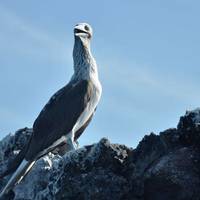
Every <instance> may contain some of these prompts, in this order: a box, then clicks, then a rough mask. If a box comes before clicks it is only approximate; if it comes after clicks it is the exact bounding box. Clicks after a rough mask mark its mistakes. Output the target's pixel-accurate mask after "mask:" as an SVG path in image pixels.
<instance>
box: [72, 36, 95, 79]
mask: <svg viewBox="0 0 200 200" xmlns="http://www.w3.org/2000/svg"><path fill="white" fill-rule="evenodd" d="M73 60H74V76H73V78H74V79H78V80H84V79H86V80H88V79H91V78H94V77H95V78H98V71H97V66H96V62H95V59H94V58H93V56H92V53H91V51H90V43H89V42H83V41H81V39H80V38H78V37H75V43H74V50H73Z"/></svg>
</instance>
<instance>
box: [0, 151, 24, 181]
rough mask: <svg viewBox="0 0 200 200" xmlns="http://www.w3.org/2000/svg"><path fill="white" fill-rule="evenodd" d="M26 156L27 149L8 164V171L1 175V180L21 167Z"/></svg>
mask: <svg viewBox="0 0 200 200" xmlns="http://www.w3.org/2000/svg"><path fill="white" fill-rule="evenodd" d="M25 154H26V148H23V149H22V150H21V151H20V152H19V154H17V156H16V157H15V158H14V159H13V160H11V161H10V162H9V163H8V167H7V169H6V171H4V172H3V173H1V174H0V179H2V178H3V177H5V176H7V175H9V174H11V173H13V172H14V171H15V170H16V169H17V168H18V167H19V165H20V163H21V162H22V160H23V159H24V157H25Z"/></svg>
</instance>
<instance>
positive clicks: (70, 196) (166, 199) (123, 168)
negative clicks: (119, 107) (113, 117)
mask: <svg viewBox="0 0 200 200" xmlns="http://www.w3.org/2000/svg"><path fill="white" fill-rule="evenodd" d="M31 133H32V130H31V129H28V128H24V129H21V130H19V131H17V132H16V133H15V134H14V135H8V136H6V137H5V138H4V139H3V140H2V141H0V174H1V173H3V172H4V171H5V170H6V169H7V168H8V166H9V163H12V160H13V159H14V158H15V156H16V155H17V154H18V153H19V152H20V151H21V150H22V149H23V147H24V146H25V144H26V143H27V141H28V139H29V137H30V135H31ZM8 179H9V176H6V177H5V178H3V179H0V188H2V187H3V186H4V185H5V184H6V182H7V180H8ZM7 199H10V200H12V199H13V200H22V199H24V200H29V199H36V200H45V199H47V200H54V199H56V200H61V199H62V200H74V199H76V200H79V199H80V200H83V199H86V200H93V199H95V200H110V199H115V200H120V199H121V200H143V199H144V200H161V199H162V200H172V199H173V200H190V199H191V200H199V199H200V109H196V110H194V111H190V112H186V114H185V115H184V116H182V117H181V118H180V121H179V123H178V126H177V128H173V129H168V130H166V131H163V132H161V133H160V134H159V135H156V134H154V133H151V134H150V135H148V136H145V137H144V138H143V140H142V141H141V142H140V143H139V145H138V146H137V148H135V149H132V148H128V147H126V146H125V145H119V144H112V143H110V141H109V140H108V139H106V138H103V139H101V140H100V141H99V142H98V143H97V144H93V145H89V146H85V147H83V148H80V149H78V150H77V151H75V152H67V153H65V154H64V155H59V153H56V152H54V153H49V154H48V155H46V156H45V157H43V158H41V159H40V160H38V161H37V163H36V165H35V166H34V167H33V169H32V170H31V172H30V173H29V174H28V175H27V176H26V177H25V179H24V180H23V181H22V182H21V183H20V184H19V185H17V186H16V187H15V188H14V190H13V192H11V193H10V194H9V196H8V197H7Z"/></svg>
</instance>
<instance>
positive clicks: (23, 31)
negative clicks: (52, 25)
mask: <svg viewBox="0 0 200 200" xmlns="http://www.w3.org/2000/svg"><path fill="white" fill-rule="evenodd" d="M0 25H1V27H2V32H1V33H0V35H1V38H0V39H1V41H2V42H1V43H2V44H5V47H7V42H5V41H9V40H10V39H11V40H12V39H13V40H12V41H9V42H10V43H9V48H11V46H14V47H15V48H14V49H16V51H23V53H24V54H27V52H30V53H32V54H33V55H34V54H35V55H37V56H38V55H41V53H45V51H48V52H50V53H51V55H52V56H51V58H50V59H52V57H56V58H57V57H59V59H60V58H61V57H63V58H66V56H67V57H68V59H70V58H71V50H70V49H67V48H66V46H65V45H64V44H63V42H61V41H59V40H58V39H55V38H54V37H52V36H51V35H49V33H47V32H45V31H44V30H41V29H38V28H37V27H34V26H33V25H32V24H31V22H28V21H26V20H24V19H23V18H21V17H20V16H18V15H17V14H16V13H14V12H12V11H11V10H9V9H7V8H6V7H5V6H3V5H1V4H0ZM13 33H17V34H18V37H19V38H20V39H19V40H20V44H19V42H18V40H16V37H12V36H10V35H12V34H13ZM7 35H9V36H7ZM14 36H15V35H14ZM23 36H25V38H23ZM27 38H28V40H29V41H30V44H32V45H30V46H31V47H30V48H28V46H27V41H26V40H27ZM34 44H37V45H38V46H36V45H35V46H34ZM41 46H42V47H43V49H41V48H40V49H39V47H41ZM23 47H26V48H23ZM32 47H35V48H32ZM44 47H45V48H44ZM41 51H43V52H41Z"/></svg>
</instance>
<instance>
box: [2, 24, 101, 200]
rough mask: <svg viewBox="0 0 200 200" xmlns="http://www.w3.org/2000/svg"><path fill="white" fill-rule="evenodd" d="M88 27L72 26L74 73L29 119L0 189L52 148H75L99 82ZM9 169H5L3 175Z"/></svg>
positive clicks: (20, 176)
mask: <svg viewBox="0 0 200 200" xmlns="http://www.w3.org/2000/svg"><path fill="white" fill-rule="evenodd" d="M92 37H93V30H92V27H91V26H90V25H89V24H88V23H78V24H76V25H75V27H74V47H73V68H74V73H73V75H72V77H71V79H70V81H69V83H68V84H66V85H65V86H64V87H63V88H61V89H60V90H58V91H57V92H56V93H55V94H54V95H53V96H52V97H51V98H50V100H49V101H48V103H47V104H46V105H45V106H44V108H43V109H42V111H41V112H40V113H39V115H38V117H37V118H36V120H35V121H34V123H33V133H32V135H31V137H30V140H29V141H28V143H27V144H26V146H25V147H24V148H23V150H21V152H20V153H21V154H20V153H19V156H18V158H19V159H18V161H17V162H16V163H17V164H15V167H13V169H15V168H16V170H15V172H14V173H13V175H12V176H11V178H10V180H9V181H8V183H7V184H6V186H5V187H4V188H3V190H2V191H1V193H0V197H3V196H4V195H6V194H8V193H9V191H11V190H12V189H13V188H14V186H15V185H16V184H19V183H20V181H21V180H22V179H23V177H24V176H25V175H26V174H27V173H28V172H29V171H30V170H31V168H32V167H33V165H34V164H35V162H36V161H37V160H38V159H39V158H41V157H42V156H44V155H46V154H48V153H49V152H52V151H53V150H55V149H56V148H58V147H60V146H62V145H64V144H67V145H68V146H69V150H70V151H74V150H76V149H77V145H76V140H77V139H78V138H79V137H80V135H81V134H82V133H83V131H84V130H85V128H86V127H87V126H88V124H89V123H90V121H91V119H92V118H93V115H94V113H95V111H96V108H97V105H98V103H99V100H100V98H101V93H102V86H101V83H100V81H99V77H98V68H97V64H96V61H95V59H94V57H93V55H92V53H91V47H90V46H91V39H92ZM13 169H12V170H10V171H9V170H7V172H6V173H4V176H5V175H7V174H9V173H10V172H11V171H13ZM1 177H3V176H1Z"/></svg>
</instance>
